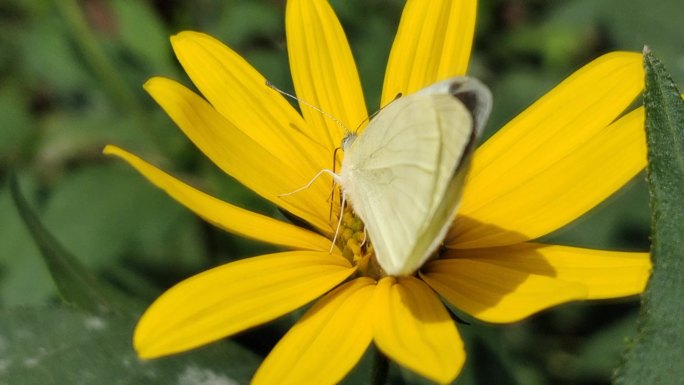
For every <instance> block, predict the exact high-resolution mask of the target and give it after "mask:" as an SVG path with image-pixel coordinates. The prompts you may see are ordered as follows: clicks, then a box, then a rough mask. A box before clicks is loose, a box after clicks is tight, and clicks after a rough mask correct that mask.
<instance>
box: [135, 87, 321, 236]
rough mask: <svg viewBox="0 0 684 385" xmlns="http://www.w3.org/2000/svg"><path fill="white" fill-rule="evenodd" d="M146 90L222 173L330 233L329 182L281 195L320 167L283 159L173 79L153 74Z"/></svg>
mask: <svg viewBox="0 0 684 385" xmlns="http://www.w3.org/2000/svg"><path fill="white" fill-rule="evenodd" d="M145 89H146V90H147V91H148V92H149V93H150V95H152V97H153V98H154V99H155V100H156V101H157V103H159V105H160V106H161V107H162V108H163V109H164V110H165V111H166V113H167V114H168V115H169V116H170V117H171V119H173V121H174V122H175V123H176V124H177V125H178V127H180V128H181V129H182V130H183V132H184V133H185V135H186V136H187V137H188V138H190V140H192V142H193V143H195V145H196V146H197V147H198V148H199V149H200V150H201V151H202V152H203V153H204V154H206V155H207V156H208V157H209V158H210V159H211V160H212V161H213V162H214V163H215V164H216V165H217V166H219V167H220V168H221V169H222V170H223V171H224V172H226V173H227V174H229V175H231V176H232V177H234V178H235V179H237V180H238V181H239V182H240V183H242V184H244V185H245V186H247V187H249V188H250V189H251V190H253V191H254V192H256V193H257V194H259V195H261V196H262V197H264V198H266V199H268V200H270V201H271V202H273V203H275V204H277V205H279V206H281V207H282V208H284V209H285V210H287V211H289V212H291V213H292V214H294V215H296V216H298V217H300V218H302V219H304V220H306V221H307V222H309V223H311V224H312V225H314V226H316V227H317V228H318V229H321V230H323V231H324V232H326V233H331V232H332V230H331V229H332V226H331V223H330V220H329V218H328V217H329V215H328V208H329V206H330V205H329V203H327V198H328V195H330V190H331V187H330V186H331V184H330V183H324V182H323V181H317V182H316V183H313V184H312V185H311V186H310V187H309V188H306V189H304V190H302V191H298V192H297V193H294V194H290V195H288V196H281V195H282V194H287V193H290V192H292V191H295V190H297V189H299V188H301V187H302V186H304V185H306V184H307V183H308V182H309V181H310V180H311V178H312V177H313V176H314V175H315V174H316V172H317V171H318V170H316V171H313V170H312V169H311V168H297V167H293V166H290V164H289V163H283V162H281V161H280V160H279V159H278V158H277V157H276V156H275V155H274V154H273V153H271V152H270V150H269V149H268V148H266V147H264V146H263V144H262V143H261V142H257V141H255V140H254V139H252V138H251V137H249V136H247V135H246V134H245V133H244V132H242V131H240V130H239V129H237V127H236V126H235V125H234V124H232V123H231V122H229V121H228V120H226V119H225V118H224V117H223V116H221V114H219V113H218V112H216V110H215V109H214V108H212V107H211V106H210V105H209V103H207V102H206V101H205V100H204V99H202V98H201V97H199V96H198V95H196V94H195V93H193V92H192V91H190V90H188V89H187V88H185V87H184V86H182V85H180V84H178V83H176V82H174V81H172V80H169V79H164V78H152V79H150V80H149V81H148V82H147V83H145ZM299 156H303V155H301V154H300V155H299ZM326 177H327V176H326Z"/></svg>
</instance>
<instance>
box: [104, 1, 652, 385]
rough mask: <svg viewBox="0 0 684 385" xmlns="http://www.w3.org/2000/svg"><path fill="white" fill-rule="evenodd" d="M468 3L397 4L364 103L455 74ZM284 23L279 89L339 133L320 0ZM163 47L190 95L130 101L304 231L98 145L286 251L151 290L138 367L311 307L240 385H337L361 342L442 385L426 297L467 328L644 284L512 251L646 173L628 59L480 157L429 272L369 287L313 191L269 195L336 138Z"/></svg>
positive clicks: (559, 97) (580, 258)
mask: <svg viewBox="0 0 684 385" xmlns="http://www.w3.org/2000/svg"><path fill="white" fill-rule="evenodd" d="M475 9H476V2H475V0H451V1H450V0H432V1H430V2H424V1H422V0H409V1H408V2H407V4H406V7H405V9H404V12H403V15H402V18H401V23H400V26H399V30H398V33H397V36H396V39H395V41H394V45H393V46H392V50H391V54H390V58H389V63H388V66H387V72H386V74H385V82H384V88H383V94H382V95H383V96H382V101H381V104H382V105H385V104H387V103H388V102H390V101H391V100H392V99H393V98H394V97H395V96H396V95H397V94H399V93H401V94H402V95H407V94H410V93H411V92H414V91H416V90H419V89H421V88H423V87H425V86H427V85H429V84H431V83H434V82H436V81H438V80H442V79H446V78H450V77H453V76H458V75H463V74H465V73H466V68H467V64H468V60H469V56H470V49H471V44H472V37H473V31H474V25H475ZM286 28H287V42H288V53H289V58H290V66H291V68H292V76H293V80H294V84H295V88H296V92H297V95H298V96H299V97H300V98H301V99H302V100H305V101H307V102H309V103H311V104H313V105H315V106H318V107H320V108H321V109H322V110H324V111H326V112H327V113H329V114H330V115H332V116H335V117H336V118H337V119H339V120H340V121H341V122H343V123H344V124H345V125H347V126H348V127H356V126H358V125H359V123H360V122H363V121H364V120H365V119H366V118H367V117H368V113H367V108H366V104H365V101H364V97H363V93H362V91H361V85H360V81H359V77H358V74H357V70H356V66H355V63H354V60H353V58H352V55H351V51H350V48H349V46H348V43H347V40H346V37H345V35H344V32H343V31H342V28H341V27H340V24H339V22H338V20H337V19H336V17H335V14H334V13H333V11H332V9H331V8H330V6H329V5H328V3H327V2H326V1H324V0H289V1H288V3H287V12H286ZM171 41H172V44H173V48H174V50H175V53H176V55H177V57H178V59H179V60H180V62H181V64H182V65H183V67H184V68H185V70H186V72H187V73H188V75H189V76H190V78H191V79H192V81H193V83H194V84H195V86H196V87H197V89H199V91H200V92H201V93H202V95H203V96H204V98H206V100H205V99H204V98H202V97H200V96H198V95H196V94H195V93H193V92H192V91H190V90H188V89H187V88H186V87H184V86H182V85H180V84H179V83H177V82H175V81H172V80H169V79H163V78H153V79H151V80H149V81H148V82H147V83H146V84H145V89H146V90H147V91H148V92H149V93H150V94H151V95H152V97H153V98H154V99H155V100H156V101H157V102H158V103H159V104H160V105H161V107H162V108H163V109H164V110H165V111H166V112H167V113H168V115H169V116H170V117H171V118H172V119H173V120H174V122H175V123H176V124H177V125H178V126H179V127H180V128H181V129H182V130H183V132H184V133H185V134H186V135H187V136H188V137H189V138H190V139H191V140H192V141H193V142H194V143H195V144H196V145H197V147H198V148H199V149H200V150H201V151H202V152H203V153H204V154H206V155H207V156H208V157H209V158H210V159H211V160H212V161H213V162H214V163H216V165H218V166H219V167H220V168H221V169H223V171H225V172H226V173H227V174H229V175H231V176H232V177H234V178H236V179H237V180H238V181H240V182H241V183H243V184H244V185H245V186H247V187H249V188H250V189H252V190H254V191H255V192H256V193H258V194H259V195H261V196H263V197H264V198H266V199H268V200H270V201H271V202H273V203H275V204H276V205H279V206H280V207H281V208H283V209H284V210H286V211H288V212H289V213H291V214H293V215H295V216H297V217H299V218H301V219H303V220H305V221H307V222H308V223H309V224H310V225H311V226H310V228H311V229H314V230H309V229H305V228H301V227H298V226H295V225H293V224H290V223H285V222H282V221H280V220H276V219H273V218H269V217H266V216H263V215H260V214H256V213H253V212H249V211H247V210H244V209H241V208H239V207H236V206H234V205H231V204H229V203H226V202H223V201H220V200H218V199H215V198H213V197H211V196H209V195H207V194H205V193H203V192H201V191H198V190H196V189H194V188H192V187H190V186H188V185H187V184H184V183H183V182H181V181H179V180H177V179H175V178H173V177H171V176H170V175H168V174H166V173H164V172H162V171H160V170H159V169H157V168H155V167H153V166H151V165H150V164H148V163H146V162H144V161H143V160H141V159H140V158H138V157H136V156H134V155H132V154H130V153H128V152H125V151H124V150H121V149H119V148H117V147H114V146H108V147H107V148H106V149H105V152H106V153H108V154H113V155H116V156H119V157H121V158H123V159H124V160H126V161H127V162H128V163H130V164H131V165H132V166H133V167H135V168H136V169H137V170H138V171H139V172H141V173H142V174H143V175H144V176H145V177H146V178H148V179H149V180H150V181H151V182H152V183H154V184H156V185H157V186H159V187H160V188H162V189H164V190H165V191H166V192H167V193H168V194H170V195H171V196H172V197H174V198H175V199H176V200H178V201H179V202H180V203H182V204H183V205H185V206H186V207H188V208H189V209H191V210H192V211H194V212H195V213H197V214H198V215H200V216H201V217H202V218H204V219H205V220H207V221H209V222H211V223H213V224H215V225H216V226H218V227H220V228H222V229H225V230H227V231H230V232H233V233H237V234H240V235H243V236H246V237H250V238H253V239H257V240H260V241H263V242H269V243H272V244H275V245H280V246H284V247H286V248H288V249H290V250H292V251H286V252H281V253H275V254H270V255H263V256H258V257H253V258H247V259H244V260H240V261H237V262H233V263H229V264H226V265H223V266H219V267H216V268H214V269H211V270H209V271H206V272H204V273H201V274H198V275H196V276H194V277H191V278H189V279H187V280H185V281H183V282H181V283H179V284H178V285H176V286H175V287H173V288H171V289H170V290H168V291H167V292H166V293H164V294H163V295H162V296H161V297H160V298H159V299H157V300H156V301H155V302H154V303H153V304H152V305H151V306H150V307H149V309H148V310H147V311H146V312H145V314H144V315H143V316H142V318H141V319H140V322H139V324H138V326H137V328H136V330H135V336H134V345H135V348H136V350H137V352H138V354H139V355H140V356H141V357H143V358H153V357H159V356H163V355H167V354H171V353H176V352H181V351H185V350H189V349H192V348H195V347H198V346H200V345H204V344H207V343H210V342H213V341H216V340H219V339H221V338H224V337H227V336H231V335H234V334H235V333H239V332H241V331H243V330H245V329H247V328H250V327H253V326H256V325H259V324H262V323H264V322H268V321H270V320H273V319H275V318H277V317H279V316H281V315H283V314H286V313H288V312H290V311H293V310H295V309H297V308H300V307H302V306H304V305H306V304H307V303H309V302H311V301H313V300H315V299H316V298H318V297H321V298H320V299H318V300H317V301H316V302H315V303H314V304H313V306H312V307H311V308H310V309H309V310H308V311H307V312H306V314H305V315H304V316H303V317H302V318H301V319H300V320H299V321H298V322H297V323H296V325H295V326H294V327H293V328H292V329H291V330H290V331H289V332H288V333H287V334H286V335H285V336H284V337H283V338H282V339H281V341H280V342H279V343H278V344H277V345H276V346H275V348H274V349H273V351H272V352H271V353H270V354H269V356H268V357H267V358H266V359H265V360H264V362H263V364H262V365H261V366H260V368H259V369H258V371H257V373H256V374H255V376H254V379H253V382H254V383H257V384H274V383H282V384H284V383H315V384H329V383H335V382H338V381H340V380H341V379H342V378H344V376H345V375H346V374H347V373H348V372H349V371H350V370H351V369H352V368H353V367H354V365H355V364H356V363H357V362H358V361H359V359H360V358H361V356H362V355H363V353H364V352H365V351H366V349H367V348H368V346H369V345H370V343H371V342H373V343H374V344H375V345H376V346H377V347H378V348H379V349H380V350H381V351H382V352H383V353H384V354H386V355H387V356H388V357H389V358H390V359H392V360H394V361H396V362H397V363H399V364H400V365H403V366H405V367H406V368H409V369H411V370H413V371H415V372H416V373H418V374H420V375H423V376H425V377H427V378H429V379H431V380H433V381H436V382H439V383H448V382H450V381H452V380H453V379H454V378H455V377H456V376H457V375H458V373H459V371H460V370H461V367H462V365H463V363H464V361H465V352H464V348H463V344H462V342H461V339H460V337H459V335H458V331H457V329H456V327H455V325H454V322H453V321H452V319H451V318H450V315H449V313H448V311H447V310H446V308H445V306H444V304H443V303H442V302H441V300H440V296H441V297H443V298H444V299H445V300H446V301H448V302H449V303H451V304H452V305H453V306H455V307H456V308H458V309H459V310H461V311H463V312H465V313H468V314H470V315H471V316H473V317H475V318H477V319H480V320H483V321H486V322H493V323H508V322H515V321H518V320H521V319H523V318H525V317H527V316H529V315H531V314H533V313H536V312H538V311H540V310H543V309H546V308H548V307H550V306H553V305H557V304H560V303H563V302H567V301H573V300H584V299H602V298H614V297H621V296H628V295H633V294H637V293H640V292H642V290H643V289H644V286H645V284H646V281H647V278H648V275H649V272H650V267H651V265H650V261H649V257H648V255H647V254H646V253H626V252H613V251H600V250H588V249H582V248H575V247H566V246H556V245H544V244H539V243H533V242H530V241H531V240H534V239H536V238H538V237H540V236H542V235H545V234H548V233H550V232H552V231H554V230H556V229H558V228H560V227H562V226H564V225H565V224H567V223H569V222H570V221H572V220H574V219H576V218H577V217H579V216H580V215H582V214H583V213H585V212H587V211H588V210H590V209H591V208H592V207H594V206H595V205H597V204H598V203H599V202H601V201H602V200H604V199H605V198H606V197H608V196H609V195H611V194H612V193H613V192H615V191H616V190H617V189H619V188H620V187H621V186H622V185H624V184H625V183H626V182H627V181H629V180H630V179H631V178H632V177H634V176H635V175H636V174H637V173H638V172H639V171H640V170H641V169H643V167H644V166H645V163H646V148H645V138H644V133H643V120H644V113H643V110H642V109H641V108H640V109H637V110H635V111H633V112H630V113H628V114H626V115H624V116H622V117H620V118H619V119H617V120H616V118H617V117H618V116H619V115H620V114H621V113H622V112H623V111H624V110H625V109H626V108H627V107H628V106H629V105H630V103H632V101H633V100H634V98H635V97H636V96H637V95H638V94H639V93H640V91H641V90H642V88H643V80H642V78H643V73H642V69H641V56H640V55H639V54H636V53H625V52H615V53H610V54H607V55H605V56H602V57H600V58H598V59H597V60H595V61H593V62H592V63H590V64H589V65H587V66H585V67H584V68H582V69H580V70H579V71H577V72H576V73H575V74H573V75H572V76H571V77H569V78H568V79H567V80H565V81H564V82H562V83H561V84H560V85H558V86H557V87H556V88H555V89H553V90H552V91H551V92H549V93H548V94H547V95H546V96H544V97H543V98H541V99H540V100H538V101H537V102H536V103H534V104H533V105H532V106H530V107H529V108H528V109H527V110H525V111H524V112H523V113H522V114H520V115H519V116H518V117H516V118H515V119H514V120H512V121H511V122H510V123H508V124H507V125H506V126H504V127H503V128H502V129H501V130H500V131H499V132H498V133H497V134H495V135H494V136H493V137H492V138H491V139H489V140H488V141H487V142H486V143H485V144H484V145H482V146H481V147H480V148H479V149H478V150H477V151H476V153H475V155H474V158H473V162H472V167H471V171H470V174H469V177H468V180H467V184H466V187H465V191H464V195H463V201H462V204H461V208H460V210H459V212H458V216H457V218H456V219H455V222H454V225H453V227H452V229H451V230H450V232H449V234H448V236H447V238H446V240H445V242H444V246H445V247H444V248H442V251H441V252H440V255H439V258H437V259H433V260H431V261H429V262H427V263H426V264H425V265H424V266H423V267H422V268H421V269H420V270H419V272H417V273H416V274H415V275H413V276H410V277H381V276H379V275H377V274H371V273H369V271H370V268H369V267H368V266H367V265H366V263H367V262H368V259H367V258H366V259H364V258H363V257H364V255H360V253H362V252H363V251H359V249H358V247H356V248H355V247H353V246H354V245H353V244H352V245H350V246H349V249H348V250H344V251H343V250H340V249H339V248H335V249H334V250H333V251H332V252H329V249H330V243H331V239H332V238H333V235H334V232H335V230H336V224H337V220H336V218H334V217H335V215H333V217H332V218H331V217H330V215H329V213H330V211H329V210H330V201H329V199H328V197H329V194H330V183H329V181H330V180H329V179H327V181H326V183H324V182H316V183H313V184H312V185H311V187H310V188H308V189H306V190H303V191H301V192H298V193H296V194H292V195H289V196H287V197H281V196H279V195H280V194H283V193H288V192H291V191H293V190H296V189H298V188H300V187H301V186H304V185H305V184H306V183H307V182H308V181H309V180H310V179H311V178H312V177H313V176H314V175H315V174H316V173H317V172H318V171H319V170H321V169H324V168H331V166H332V165H331V164H330V163H331V159H332V158H333V157H332V154H333V151H334V149H335V148H336V147H338V146H339V145H340V142H341V139H342V136H343V130H342V129H341V128H340V127H339V126H338V125H337V124H336V123H335V122H334V121H333V120H331V119H329V118H327V117H325V116H324V115H322V114H321V113H319V112H316V111H314V110H313V109H311V108H308V107H302V108H301V110H302V113H301V115H300V114H299V113H298V112H296V111H295V110H294V109H293V108H292V107H291V105H290V104H289V103H288V101H286V100H285V99H284V98H283V97H282V96H281V95H279V94H277V93H276V92H274V91H273V90H272V89H270V88H268V87H267V86H266V84H265V79H264V77H263V76H261V75H260V74H259V73H258V72H257V71H256V70H254V69H253V68H252V67H251V66H249V64H247V62H245V61H244V60H243V59H242V58H241V57H240V56H239V55H238V54H236V53H235V52H234V51H232V50H230V49H229V48H228V47H226V46H224V45H223V44H221V43H220V42H218V41H216V40H215V39H213V38H211V37H209V36H207V35H203V34H200V33H196V32H183V33H180V34H178V35H176V36H174V37H172V39H171ZM375 108H376V107H374V108H373V109H375ZM351 222H353V218H352V220H351ZM352 225H353V224H352ZM352 227H353V226H352ZM357 230H358V228H357ZM345 239H352V240H353V239H354V236H353V234H352V235H350V234H347V235H346V238H345ZM352 243H353V242H352ZM340 244H342V243H340ZM343 246H344V245H343ZM357 246H358V245H357ZM343 249H344V247H343ZM350 252H351V257H350Z"/></svg>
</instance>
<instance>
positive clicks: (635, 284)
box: [446, 243, 651, 299]
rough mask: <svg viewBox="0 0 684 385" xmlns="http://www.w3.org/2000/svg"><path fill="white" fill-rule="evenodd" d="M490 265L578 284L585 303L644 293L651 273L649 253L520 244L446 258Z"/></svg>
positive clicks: (468, 252) (450, 253) (460, 251)
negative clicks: (581, 288)
mask: <svg viewBox="0 0 684 385" xmlns="http://www.w3.org/2000/svg"><path fill="white" fill-rule="evenodd" d="M450 255H451V256H453V257H454V258H468V259H473V260H477V261H481V262H489V263H493V264H496V265H498V266H504V267H507V268H510V269H514V270H517V271H524V272H528V273H531V274H537V275H546V276H549V277H553V278H556V279H559V280H563V281H566V282H574V283H580V284H582V285H583V286H585V287H586V288H587V290H588V293H587V299H605V298H617V297H624V296H628V295H634V294H639V293H641V292H643V291H644V288H645V287H646V282H647V281H648V278H649V276H650V272H651V259H650V257H649V254H648V253H637V252H622V251H606V250H594V249H584V248H579V247H568V246H557V245H544V244H540V243H522V244H519V245H514V246H504V247H496V248H488V249H472V250H450V251H449V252H447V253H446V256H447V257H449V256H450Z"/></svg>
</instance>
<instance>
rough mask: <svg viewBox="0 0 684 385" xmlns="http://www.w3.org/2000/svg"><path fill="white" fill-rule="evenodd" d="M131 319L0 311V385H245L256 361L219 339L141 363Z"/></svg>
mask: <svg viewBox="0 0 684 385" xmlns="http://www.w3.org/2000/svg"><path fill="white" fill-rule="evenodd" d="M133 322H134V321H133V320H131V319H129V318H125V317H119V316H107V317H101V316H94V315H89V314H83V313H81V312H79V311H75V310H71V309H68V308H32V309H11V310H7V309H5V310H2V311H0V383H2V384H22V385H62V384H99V385H115V384H117V385H121V384H147V385H156V384H159V385H167V384H178V385H209V384H238V383H240V384H245V383H248V382H249V379H250V377H251V376H252V373H253V372H254V370H255V369H256V367H257V366H258V364H259V362H260V359H259V357H258V356H256V355H255V354H254V353H252V352H250V351H248V350H245V349H244V348H242V347H240V346H239V345H238V344H236V343H234V342H231V341H225V342H221V343H216V344H213V345H210V346H207V347H205V348H202V349H198V350H196V351H193V352H189V353H186V354H183V355H178V356H173V357H167V358H161V359H157V360H153V361H141V360H139V359H138V358H137V357H136V356H135V352H134V351H133V349H132V347H131V342H130V335H131V330H132V329H133Z"/></svg>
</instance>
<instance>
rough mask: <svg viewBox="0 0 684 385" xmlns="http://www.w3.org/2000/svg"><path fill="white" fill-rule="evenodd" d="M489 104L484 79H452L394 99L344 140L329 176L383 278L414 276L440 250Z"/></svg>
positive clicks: (487, 114) (458, 199)
mask: <svg viewBox="0 0 684 385" xmlns="http://www.w3.org/2000/svg"><path fill="white" fill-rule="evenodd" d="M491 106H492V96H491V92H490V91H489V89H488V88H487V87H486V86H485V85H484V84H482V83H481V82H480V81H479V80H477V79H475V78H471V77H466V76H461V77H455V78H452V79H448V80H444V81H441V82H438V83H435V84H433V85H431V86H428V87H427V88H424V89H422V90H420V91H417V92H415V93H413V94H410V95H407V96H403V97H399V98H397V99H395V100H394V101H393V102H391V103H390V104H388V105H387V106H386V107H384V108H383V109H381V110H380V111H379V112H378V113H377V115H376V116H375V117H374V118H373V119H372V120H371V121H370V122H369V123H368V126H367V127H366V128H365V130H364V131H363V132H362V133H360V134H359V135H356V134H353V133H351V134H347V135H346V136H345V138H344V139H343V141H342V150H343V151H344V159H343V160H342V167H341V170H340V172H339V174H336V175H334V178H335V181H336V182H337V183H338V184H339V185H340V186H341V188H342V193H343V194H342V195H343V202H349V204H351V207H352V209H353V211H354V213H355V214H356V215H357V216H358V217H359V218H360V219H361V220H362V221H363V223H364V224H365V228H366V231H367V234H368V237H369V238H370V241H371V243H372V245H373V249H374V251H375V256H376V260H377V262H378V263H379V265H380V266H381V267H382V269H383V270H384V271H385V273H386V274H387V275H390V276H405V275H410V274H412V273H414V272H415V271H416V270H417V269H419V268H420V267H421V266H422V265H423V264H424V263H425V262H426V261H427V259H429V258H430V256H431V255H432V253H433V252H434V251H435V250H436V249H437V248H438V247H439V245H440V243H441V242H442V240H443V238H444V237H445V235H446V233H447V231H448V229H449V226H450V225H451V223H452V221H453V219H454V217H455V215H456V212H457V210H458V207H459V204H460V200H461V195H462V192H463V186H464V181H465V178H466V174H467V172H468V168H469V163H470V158H471V156H472V153H473V151H474V149H475V145H476V142H477V140H478V138H479V136H480V134H481V132H482V130H483V127H484V125H485V123H486V120H487V118H488V117H489V113H490V111H491Z"/></svg>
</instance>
